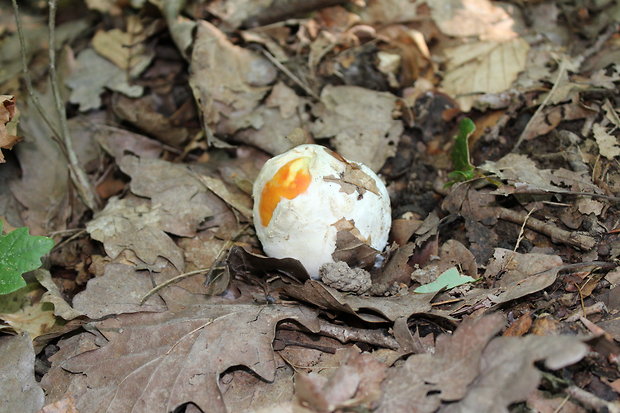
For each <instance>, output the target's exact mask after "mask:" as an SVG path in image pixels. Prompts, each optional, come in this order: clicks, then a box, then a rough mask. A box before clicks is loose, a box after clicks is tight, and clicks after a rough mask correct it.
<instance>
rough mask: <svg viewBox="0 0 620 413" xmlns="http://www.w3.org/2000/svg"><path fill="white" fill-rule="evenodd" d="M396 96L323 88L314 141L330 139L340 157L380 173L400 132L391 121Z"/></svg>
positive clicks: (354, 88)
mask: <svg viewBox="0 0 620 413" xmlns="http://www.w3.org/2000/svg"><path fill="white" fill-rule="evenodd" d="M396 101H397V97H396V96H394V95H392V94H390V93H387V92H377V91H374V90H369V89H364V88H361V87H357V86H331V85H328V86H325V88H323V90H322V91H321V103H320V104H319V105H317V106H316V107H315V110H314V111H315V115H316V116H318V117H319V119H318V120H317V121H316V122H314V124H313V125H312V132H313V133H314V135H315V137H316V138H333V139H332V142H333V144H334V146H335V148H336V150H337V151H338V153H340V154H341V155H342V156H344V157H345V158H347V159H351V160H353V161H357V162H362V163H363V164H366V165H368V166H369V167H370V168H371V169H372V170H374V171H377V170H379V169H380V168H381V167H382V166H383V164H384V163H385V161H386V159H387V158H389V157H390V156H394V154H395V153H396V147H397V144H398V141H399V140H400V135H401V133H402V131H403V124H402V121H400V120H397V119H394V117H393V113H392V112H393V111H394V110H395V108H396Z"/></svg>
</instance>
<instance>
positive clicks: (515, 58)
mask: <svg viewBox="0 0 620 413" xmlns="http://www.w3.org/2000/svg"><path fill="white" fill-rule="evenodd" d="M529 48H530V46H529V44H528V43H527V42H526V41H525V40H523V39H521V38H515V39H512V40H508V41H505V42H476V43H466V44H463V45H460V46H456V47H453V48H450V49H447V50H446V57H447V58H448V64H447V68H446V74H445V76H444V80H443V83H442V87H443V90H444V91H445V92H446V93H448V94H449V95H451V96H454V97H455V98H456V100H457V101H458V102H459V104H460V105H461V109H462V110H463V111H465V112H467V111H469V110H470V109H471V107H472V105H473V104H474V102H475V101H476V95H483V94H485V93H499V92H503V91H505V90H507V89H509V88H510V86H511V85H512V83H513V82H514V80H515V79H516V78H517V75H518V74H519V72H521V71H522V70H523V69H524V67H525V62H526V57H527V53H528V51H529Z"/></svg>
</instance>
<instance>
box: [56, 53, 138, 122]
mask: <svg viewBox="0 0 620 413" xmlns="http://www.w3.org/2000/svg"><path fill="white" fill-rule="evenodd" d="M77 65H78V66H77V68H76V70H75V72H73V74H72V76H71V77H70V78H69V79H67V85H69V87H71V89H73V91H72V92H71V98H70V100H71V102H72V103H76V104H78V105H80V110H81V111H82V112H86V111H88V110H90V109H97V108H98V107H99V106H101V97H100V95H101V94H102V93H103V91H104V89H106V88H107V89H110V90H115V91H117V92H120V93H123V94H125V95H127V96H130V97H138V96H140V95H142V91H143V88H142V86H138V85H131V84H129V83H128V82H127V74H126V73H125V72H124V71H123V70H122V69H121V68H119V67H118V66H116V65H114V63H112V62H110V61H109V60H107V59H105V58H103V57H101V56H99V55H98V54H97V52H95V51H94V50H93V49H84V50H83V51H82V52H81V53H80V54H79V56H78V58H77Z"/></svg>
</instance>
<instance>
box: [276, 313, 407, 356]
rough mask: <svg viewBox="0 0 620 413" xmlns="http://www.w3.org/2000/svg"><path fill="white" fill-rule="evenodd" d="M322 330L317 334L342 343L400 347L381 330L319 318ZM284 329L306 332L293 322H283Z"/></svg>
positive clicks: (394, 348) (391, 347) (281, 326)
mask: <svg viewBox="0 0 620 413" xmlns="http://www.w3.org/2000/svg"><path fill="white" fill-rule="evenodd" d="M318 321H319V327H320V330H319V332H318V333H316V334H320V335H322V336H326V337H331V338H335V339H336V340H338V341H340V342H341V343H348V342H350V341H361V342H362V343H367V344H371V345H374V346H377V347H383V348H389V349H393V350H396V349H398V348H400V346H399V345H398V342H397V341H396V339H395V338H394V337H392V336H388V335H385V334H384V333H383V331H381V330H370V329H364V328H354V327H346V326H339V325H335V324H331V323H328V322H327V321H324V320H321V319H319V320H318ZM280 328H281V329H283V330H292V331H301V332H306V331H307V330H305V329H304V328H302V327H299V326H298V325H296V324H293V323H283V324H281V325H280Z"/></svg>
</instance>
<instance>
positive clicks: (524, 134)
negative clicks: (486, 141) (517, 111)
mask: <svg viewBox="0 0 620 413" xmlns="http://www.w3.org/2000/svg"><path fill="white" fill-rule="evenodd" d="M565 73H566V60H564V59H563V60H562V61H561V62H560V67H559V69H558V76H557V77H556V79H555V82H554V83H553V87H552V88H551V91H549V94H548V95H547V96H546V97H545V100H543V102H542V103H541V104H540V106H538V109H536V112H534V115H532V117H531V118H530V120H529V121H528V122H527V125H525V128H523V132H521V135H519V139H518V140H517V143H516V144H515V146H514V148H512V151H513V152H514V151H516V150H517V149H518V148H519V146H520V145H521V144H522V143H523V141H524V140H525V138H526V137H527V134H528V133H529V131H530V129H531V128H532V125H533V124H534V120H536V119H537V118H538V117H539V116H540V113H541V112H542V111H543V109H544V108H545V107H546V106H547V104H548V103H549V101H550V100H551V98H552V97H553V95H555V91H556V90H557V89H558V86H559V85H560V83H561V81H562V77H563V76H564V74H565Z"/></svg>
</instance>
